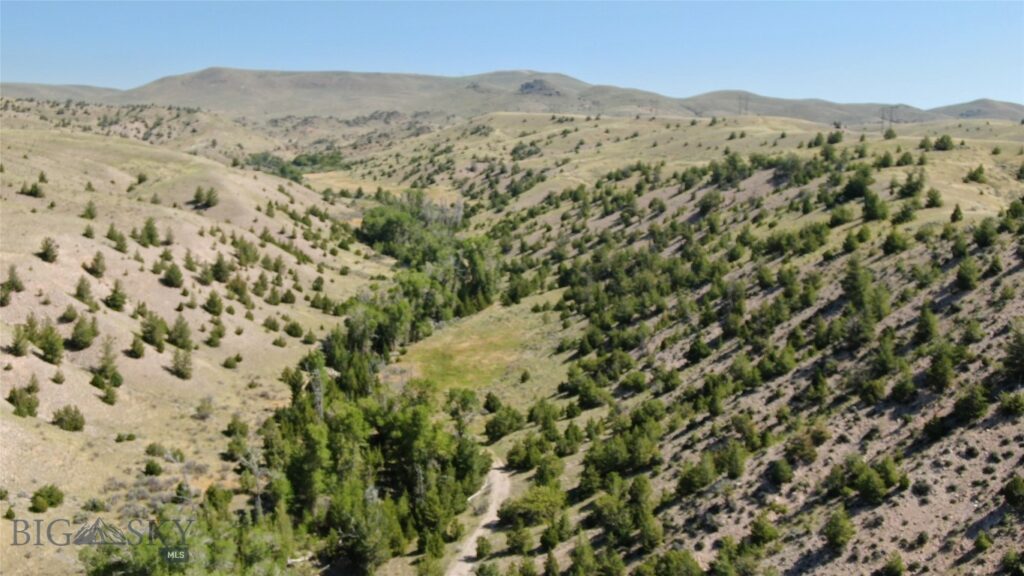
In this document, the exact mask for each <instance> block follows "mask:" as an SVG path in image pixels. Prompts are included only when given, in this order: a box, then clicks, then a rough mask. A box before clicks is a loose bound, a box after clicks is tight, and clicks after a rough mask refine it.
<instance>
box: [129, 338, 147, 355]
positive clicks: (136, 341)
mask: <svg viewBox="0 0 1024 576" xmlns="http://www.w3.org/2000/svg"><path fill="white" fill-rule="evenodd" d="M128 355H129V356H131V357H132V358H142V357H143V356H145V355H146V345H145V344H144V343H143V341H142V336H139V335H138V334H135V335H134V336H133V337H132V345H131V347H130V348H129V349H128Z"/></svg>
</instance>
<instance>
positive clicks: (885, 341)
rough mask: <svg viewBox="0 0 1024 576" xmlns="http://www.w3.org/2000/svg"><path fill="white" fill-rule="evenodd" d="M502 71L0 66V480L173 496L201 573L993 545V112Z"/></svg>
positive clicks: (1001, 200) (961, 554)
mask: <svg viewBox="0 0 1024 576" xmlns="http://www.w3.org/2000/svg"><path fill="white" fill-rule="evenodd" d="M250 74H264V73H248V72H239V71H231V70H211V71H204V72H203V73H197V74H196V75H191V76H188V77H185V78H178V79H170V80H166V81H164V82H165V83H164V84H163V85H161V86H158V88H159V89H160V90H161V91H166V92H167V93H173V91H174V90H181V91H182V93H191V92H192V90H193V89H194V87H195V84H196V83H213V84H217V85H219V86H220V89H221V90H223V92H216V91H214V92H211V93H210V95H209V97H210V98H234V96H232V95H231V94H232V93H233V92H232V91H235V90H237V87H238V86H240V85H244V81H245V79H246V78H248V77H249V75H250ZM534 76H535V75H534V74H533V73H520V72H509V73H501V74H494V75H487V76H485V77H479V78H476V79H475V80H474V82H477V83H478V84H477V85H476V86H471V87H469V88H467V86H466V85H464V82H465V80H466V79H457V84H456V79H441V80H438V79H431V78H420V77H393V76H388V77H387V78H386V79H385V80H386V81H387V82H399V84H400V85H395V86H392V88H394V92H393V94H394V95H395V96H394V97H395V98H398V99H403V101H406V100H408V99H415V98H420V97H424V98H434V97H436V95H437V94H438V92H432V91H434V90H438V91H443V90H455V91H462V90H467V89H469V90H472V91H481V93H486V92H487V91H488V90H490V91H496V92H494V93H492V95H491V97H492V98H493V99H492V100H487V99H486V98H483V97H482V96H481V97H480V99H477V97H476V96H473V97H471V98H470V97H464V96H459V95H456V93H445V94H446V95H447V96H446V97H449V98H453V99H454V100H452V102H451V104H450V105H451V106H452V107H453V110H455V109H458V110H460V111H463V112H465V116H475V117H473V118H472V119H469V120H465V119H462V118H440V119H438V118H427V117H423V118H416V117H415V116H414V115H413V114H412V112H409V111H406V112H403V113H402V114H400V115H397V116H393V115H386V114H385V115H376V116H372V117H367V118H365V119H363V120H360V121H358V122H350V121H347V120H343V119H341V118H315V119H313V118H305V117H302V116H298V115H297V116H294V117H291V118H284V117H283V114H281V115H280V116H278V117H277V119H270V120H268V119H266V118H263V119H259V120H253V119H247V120H239V119H237V118H235V119H229V118H225V117H223V116H221V115H219V114H217V113H216V112H211V111H207V110H198V109H186V108H174V107H167V106H133V105H113V104H105V105H83V104H75V103H71V104H68V103H53V102H42V101H26V100H4V102H3V105H2V106H0V108H2V109H0V120H2V121H3V150H2V153H3V157H2V161H0V219H2V222H3V226H2V232H0V255H2V264H3V266H2V270H0V304H2V305H3V306H2V308H0V320H2V322H0V344H2V360H0V367H2V369H3V371H2V372H0V396H2V398H3V399H4V400H5V402H0V434H2V437H3V438H4V450H0V489H2V492H0V495H2V496H3V498H0V511H2V512H5V513H6V512H8V511H10V514H13V515H14V516H15V517H16V518H25V519H33V520H34V519H50V518H56V517H64V516H78V519H79V520H82V521H84V520H85V519H86V518H92V517H94V516H96V515H102V516H104V517H106V518H108V519H110V520H111V521H112V522H118V521H124V520H126V519H128V518H149V517H155V516H161V517H178V516H183V515H184V516H188V517H194V518H195V519H196V524H195V532H194V533H191V534H190V536H189V539H188V545H189V548H190V554H191V555H192V562H191V563H190V564H189V565H188V566H187V567H186V568H185V571H186V573H195V574H202V573H212V572H217V573H299V574H308V573H313V572H318V573H319V572H326V573H338V574H356V573H379V574H389V575H390V574H394V575H405V574H451V575H454V576H459V575H463V574H468V573H470V571H472V570H475V571H476V573H478V574H482V575H486V574H512V575H522V576H525V575H529V574H537V573H541V572H544V573H546V574H555V573H558V574H573V575H575V574H580V575H582V574H586V575H590V574H610V575H618V574H635V575H638V576H647V575H655V576H661V575H667V574H672V575H675V574H703V573H712V574H803V573H821V574H845V573H849V572H850V571H855V572H858V573H860V572H864V573H875V572H878V573H883V574H903V573H913V574H921V573H942V574H947V573H948V574H957V573H964V574H966V573H975V572H983V573H993V572H996V571H998V570H1002V569H1004V567H1005V569H1006V570H1007V571H1008V573H1013V572H1012V571H1013V570H1018V571H1019V570H1020V563H1019V560H1015V559H1014V558H1018V557H1015V556H1014V554H1019V553H1021V552H1022V550H1021V548H1020V542H1021V541H1022V539H1024V517H1022V515H1021V514H1022V512H1021V508H1020V507H1021V501H1022V500H1024V495H1022V494H1021V493H1024V486H1021V485H1020V483H1024V480H1018V481H1015V480H1014V478H1015V477H1017V476H1019V475H1020V468H1021V464H1022V463H1024V451H1022V450H1024V424H1022V422H1024V421H1022V420H1021V417H1022V415H1021V413H1022V412H1024V389H1022V388H1021V382H1022V375H1024V326H1022V325H1021V324H1020V322H1021V321H1022V320H1020V319H1021V318H1022V317H1024V299H1022V298H1021V296H1020V293H1021V292H1020V291H1021V290H1022V289H1024V286H1022V285H1021V282H1022V280H1024V276H1022V269H1024V268H1022V262H1024V260H1022V254H1024V250H1022V241H1021V234H1022V231H1024V204H1021V202H1022V196H1024V130H1022V128H1021V126H1020V125H1019V123H1018V122H1017V121H1016V120H1012V119H1011V120H981V119H967V118H964V119H948V118H935V117H934V115H931V114H922V115H921V116H920V118H919V119H921V120H927V121H921V122H912V123H911V122H908V123H904V124H896V125H894V126H893V127H892V130H889V131H883V130H881V129H880V126H878V125H872V124H865V125H863V126H854V127H846V128H843V129H837V128H835V127H834V126H832V125H831V124H822V123H816V122H812V121H809V120H801V119H793V118H787V117H779V116H763V117H762V116H754V115H750V116H735V115H724V114H723V113H722V112H718V108H708V109H706V110H705V111H702V112H700V113H702V114H703V113H704V112H706V111H709V110H710V111H711V115H712V116H714V117H713V118H710V117H702V118H693V117H691V116H689V113H690V111H683V110H680V111H677V113H675V114H669V113H668V112H666V111H665V110H658V111H657V112H656V113H652V112H648V113H646V114H643V115H639V116H638V115H637V114H635V113H634V112H632V111H630V112H629V113H628V114H623V115H612V114H604V115H598V114H597V113H595V112H592V111H590V110H589V109H588V108H586V106H584V105H582V104H580V107H578V108H569V109H568V110H570V111H574V112H579V113H566V112H559V113H552V112H551V110H552V107H545V106H534V105H533V104H530V105H524V106H523V107H517V105H514V104H513V103H514V102H530V103H535V102H545V99H554V100H552V101H559V99H561V100H564V99H566V98H569V99H576V100H574V102H577V103H579V102H584V99H586V98H596V96H594V94H597V93H598V92H599V91H601V90H605V89H601V88H595V87H589V86H587V85H585V84H583V83H580V82H578V81H575V80H572V79H568V78H566V77H561V76H555V75H551V76H543V78H542V79H543V80H544V81H545V82H543V83H532V84H530V85H529V86H527V87H526V88H525V93H523V94H519V93H517V92H515V91H520V90H521V89H523V83H524V82H526V83H530V82H533V80H532V78H533V77H534ZM259 78H260V81H261V85H265V86H271V87H273V90H274V91H275V93H276V94H279V95H283V94H285V93H286V92H287V90H291V89H293V88H294V85H295V84H296V83H298V84H299V85H300V86H301V87H302V90H308V91H310V92H311V93H312V92H317V93H321V92H320V91H321V90H322V89H324V85H323V83H324V82H328V83H329V84H330V86H331V87H333V88H334V89H339V90H340V89H344V90H351V91H356V92H358V91H366V93H369V92H370V91H372V90H371V88H367V87H366V86H367V85H373V84H374V83H376V82H378V81H381V80H380V79H379V78H378V77H376V76H371V75H330V76H323V75H318V74H302V75H280V74H276V73H274V74H269V75H267V74H264V76H259ZM442 80H443V82H442ZM446 83H447V84H446ZM389 86H391V85H390V84H389ZM403 86H404V88H403ZM153 89H154V90H155V89H156V88H153ZM374 89H376V88H374ZM502 91H505V92H502ZM552 91H554V92H558V94H554V93H553V92H552ZM506 92H508V93H507V94H506ZM457 94H462V92H457ZM727 96H728V97H733V96H736V94H730V95H725V96H722V97H721V98H725V99H728V98H727ZM152 97H154V98H155V96H152ZM283 97H284V96H281V98H283ZM520 97H522V98H523V100H517V99H518V98H520ZM644 97H646V96H644ZM275 98H276V96H275ZM460 98H462V99H461V100H460ZM605 98H608V100H602V102H605V103H609V102H613V101H614V102H616V103H614V104H608V105H614V106H616V107H620V106H621V107H628V106H636V105H637V104H636V103H637V102H638V100H636V99H634V98H633V97H632V96H630V98H626V99H623V100H621V101H615V100H614V99H615V98H619V95H617V94H607V95H606V96H605ZM638 98H639V96H638ZM485 100H486V101H487V102H497V104H494V105H496V106H502V107H505V108H503V109H501V111H493V110H491V109H486V108H483V107H481V108H479V109H477V108H474V106H476V105H477V104H474V102H483V101H485ZM282 101H283V100H282ZM211 102H212V101H211ZM267 102H270V103H271V104H272V105H273V108H272V111H273V112H274V114H279V113H280V112H281V110H283V108H282V106H283V105H279V103H278V102H277V101H276V100H273V99H271V100H267ZM707 102H709V103H708V104H707V105H708V106H716V104H714V102H712V101H707ZM314 104H315V102H314ZM754 104H755V102H754V99H752V100H751V108H753V107H754ZM763 104H764V106H769V107H770V109H771V110H772V114H780V115H783V116H785V115H789V114H793V112H790V111H788V109H786V108H784V105H783V104H782V103H778V102H774V103H773V102H766V103H763ZM197 105H199V104H197ZM201 105H202V106H204V107H205V106H206V104H201ZM248 105H249V104H246V103H245V102H243V101H240V104H239V106H240V108H239V110H242V109H244V106H248ZM252 105H253V106H255V104H252ZM377 105H378V104H377V103H376V102H374V103H370V101H369V100H367V101H366V102H361V101H359V100H358V99H354V100H353V104H352V106H353V108H352V110H355V109H358V108H359V107H360V106H365V107H366V110H371V109H373V110H380V109H385V108H379V107H378V108H373V107H374V106H377ZM416 105H417V106H418V104H416ZM489 105H490V104H489ZM758 105H761V103H758ZM815 105H824V104H821V103H815ZM573 106H576V104H573ZM779 106H783V108H779ZM617 109H618V110H620V111H624V110H626V108H617ZM725 109H726V108H722V110H725ZM766 109H769V108H766ZM268 110H270V109H268ZM265 112H266V111H262V112H261V111H260V110H257V109H255V108H253V109H251V110H250V111H249V112H247V113H248V114H253V115H260V114H264V113H265ZM296 113H297V114H307V113H310V110H297V111H296ZM831 113H832V112H829V114H831ZM950 113H953V112H950ZM956 113H957V114H959V113H960V112H956ZM349 120H351V119H349ZM908 120H909V118H908ZM214 140H216V145H213V143H214ZM258 152H265V153H266V154H263V155H260V154H256V156H253V154H254V153H258ZM49 484H52V485H54V486H56V487H57V488H59V489H60V490H61V491H62V493H63V494H64V499H63V502H61V503H59V504H56V505H55V506H53V507H51V508H50V509H48V510H41V509H40V507H39V506H38V504H39V501H40V498H41V497H42V495H41V494H42V493H40V495H38V496H36V503H35V504H36V505H35V506H33V496H34V495H36V493H37V492H38V491H39V490H40V489H41V488H43V487H44V486H46V485H49ZM33 508H35V509H34V510H33ZM2 526H3V528H2V529H0V546H7V542H9V540H8V538H9V537H10V534H8V533H7V532H6V531H7V530H9V526H10V524H9V523H7V522H5V523H3V524H2ZM470 535H472V537H473V539H475V538H476V537H478V536H479V537H481V538H482V540H481V541H480V546H479V547H477V542H476V541H470V540H469V538H470ZM488 547H489V548H490V550H488ZM478 551H479V553H478ZM0 562H2V563H3V564H2V565H0V570H2V571H3V573H5V574H6V573H12V574H31V573H38V572H39V571H41V570H44V567H45V569H48V570H51V571H53V572H55V573H76V572H80V571H83V570H84V571H85V572H86V573H89V574H104V573H112V572H113V573H122V572H126V573H155V574H163V573H170V572H171V569H170V568H169V566H168V565H167V564H164V563H162V562H160V561H159V560H158V559H157V548H156V547H155V546H152V545H146V546H139V547H89V549H88V550H84V551H79V550H71V549H61V548H57V547H40V548H39V549H38V550H33V551H32V553H31V554H26V553H23V552H22V551H21V550H15V549H13V547H6V548H2V549H0Z"/></svg>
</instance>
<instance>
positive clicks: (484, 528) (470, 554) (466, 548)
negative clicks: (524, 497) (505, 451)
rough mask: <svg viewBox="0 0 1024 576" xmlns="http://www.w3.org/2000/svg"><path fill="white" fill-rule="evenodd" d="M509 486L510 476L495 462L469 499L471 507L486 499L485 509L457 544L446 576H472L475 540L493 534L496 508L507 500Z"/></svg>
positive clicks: (496, 519) (495, 524)
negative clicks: (479, 486) (480, 486)
mask: <svg viewBox="0 0 1024 576" xmlns="http://www.w3.org/2000/svg"><path fill="white" fill-rule="evenodd" d="M511 485H512V474H511V473H510V472H508V471H507V470H505V463H504V462H501V461H496V462H495V463H494V465H493V466H491V470H490V472H488V473H487V481H486V482H485V483H484V486H483V488H481V489H480V490H479V491H478V492H477V493H476V494H473V495H472V496H470V497H469V503H470V505H471V506H472V505H473V503H474V501H475V500H478V499H479V498H487V509H486V510H485V511H484V513H483V514H481V515H480V516H479V517H478V518H477V522H476V527H475V528H474V529H473V530H472V531H471V532H470V533H469V534H468V535H467V536H466V537H465V538H463V540H462V542H461V543H459V548H458V551H457V552H456V554H455V560H454V562H452V564H451V566H449V567H448V572H447V573H446V574H447V576H472V574H473V569H474V568H475V567H476V539H477V538H479V537H480V536H490V535H491V533H492V532H494V529H495V528H496V527H497V524H498V508H500V507H501V504H502V502H504V501H505V500H506V499H507V498H508V495H509V490H510V489H511Z"/></svg>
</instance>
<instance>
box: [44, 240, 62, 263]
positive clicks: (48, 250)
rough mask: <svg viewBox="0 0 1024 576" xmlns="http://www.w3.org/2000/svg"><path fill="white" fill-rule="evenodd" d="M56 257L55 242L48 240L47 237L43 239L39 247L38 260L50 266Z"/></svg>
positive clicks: (56, 248) (56, 247)
mask: <svg viewBox="0 0 1024 576" xmlns="http://www.w3.org/2000/svg"><path fill="white" fill-rule="evenodd" d="M57 256H58V246H57V242H55V241H54V239H53V238H50V237H49V236H47V237H46V238H43V243H42V244H41V245H40V247H39V258H41V259H42V260H43V262H49V263H51V264H52V263H54V262H56V261H57Z"/></svg>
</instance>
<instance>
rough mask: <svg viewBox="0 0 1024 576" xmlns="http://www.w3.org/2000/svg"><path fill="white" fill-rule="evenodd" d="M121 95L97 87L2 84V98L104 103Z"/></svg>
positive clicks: (115, 90) (0, 90)
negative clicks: (69, 99)
mask: <svg viewBox="0 0 1024 576" xmlns="http://www.w3.org/2000/svg"><path fill="white" fill-rule="evenodd" d="M120 93H121V90H117V89H115V88H97V87H95V86H77V85H74V84H21V83H17V82H3V83H0V96H2V97H4V98H35V99H36V100H67V99H68V98H71V99H72V100H84V101H86V102H104V101H106V100H107V99H108V98H114V97H116V96H117V95H118V94H120Z"/></svg>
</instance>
